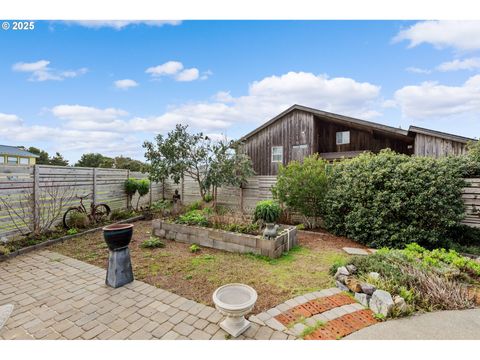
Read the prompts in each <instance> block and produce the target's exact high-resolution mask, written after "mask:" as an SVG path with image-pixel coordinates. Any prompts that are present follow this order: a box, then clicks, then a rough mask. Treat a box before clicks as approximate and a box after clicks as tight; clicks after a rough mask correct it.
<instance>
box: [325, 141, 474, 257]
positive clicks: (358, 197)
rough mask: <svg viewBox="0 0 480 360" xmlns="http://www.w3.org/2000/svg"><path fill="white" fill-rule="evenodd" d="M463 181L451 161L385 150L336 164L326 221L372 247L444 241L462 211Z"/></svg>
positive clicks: (340, 232)
mask: <svg viewBox="0 0 480 360" xmlns="http://www.w3.org/2000/svg"><path fill="white" fill-rule="evenodd" d="M464 185H465V182H464V180H463V179H462V178H461V176H460V175H459V173H458V171H457V170H456V169H455V168H454V167H451V166H448V163H447V162H443V161H439V160H436V159H433V158H427V157H415V156H407V155H402V154H396V153H395V152H393V151H391V150H388V149H387V150H382V151H381V152H380V153H379V154H372V153H364V154H361V155H359V156H357V157H355V158H353V159H348V160H344V161H341V162H339V163H337V164H335V165H334V166H333V168H332V172H331V175H330V176H329V189H328V191H327V193H326V196H325V214H324V222H325V226H326V228H327V229H328V230H330V231H331V232H333V233H335V234H336V235H342V236H347V237H349V238H351V239H353V240H355V241H358V242H360V243H362V244H365V245H367V246H370V247H376V248H380V247H384V246H387V247H396V248H403V247H404V246H405V245H406V244H409V243H412V242H416V243H418V244H420V245H423V246H426V247H429V248H433V247H440V246H445V245H446V243H447V240H448V234H449V231H450V230H451V229H452V228H453V227H455V226H456V225H457V224H458V223H459V222H460V221H461V220H462V219H463V217H464V204H463V201H462V198H461V194H462V188H463V187H464Z"/></svg>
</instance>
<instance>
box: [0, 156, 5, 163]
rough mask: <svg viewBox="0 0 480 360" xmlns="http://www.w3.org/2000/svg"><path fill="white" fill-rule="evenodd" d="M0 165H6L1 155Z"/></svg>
mask: <svg viewBox="0 0 480 360" xmlns="http://www.w3.org/2000/svg"><path fill="white" fill-rule="evenodd" d="M0 164H5V157H4V156H1V155H0Z"/></svg>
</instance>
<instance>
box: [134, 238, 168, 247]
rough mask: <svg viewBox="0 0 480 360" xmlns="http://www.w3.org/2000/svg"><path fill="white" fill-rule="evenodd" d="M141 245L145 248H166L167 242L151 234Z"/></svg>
mask: <svg viewBox="0 0 480 360" xmlns="http://www.w3.org/2000/svg"><path fill="white" fill-rule="evenodd" d="M140 247H142V248H145V249H154V248H164V247H165V243H164V242H162V241H161V240H160V239H159V238H158V237H156V236H150V238H149V239H147V240H145V241H144V242H142V243H141V244H140Z"/></svg>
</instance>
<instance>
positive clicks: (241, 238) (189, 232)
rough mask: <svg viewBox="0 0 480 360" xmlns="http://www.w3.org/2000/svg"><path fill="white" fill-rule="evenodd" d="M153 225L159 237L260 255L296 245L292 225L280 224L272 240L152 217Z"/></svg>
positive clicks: (275, 254)
mask: <svg viewBox="0 0 480 360" xmlns="http://www.w3.org/2000/svg"><path fill="white" fill-rule="evenodd" d="M152 228H153V234H154V235H156V236H159V237H161V238H167V239H169V240H175V241H178V242H183V243H187V244H198V245H201V246H205V247H209V248H214V249H219V250H225V251H230V252H238V253H251V254H256V255H262V256H267V257H269V258H271V259H275V258H278V257H280V256H281V255H282V254H283V253H285V252H287V251H289V250H291V249H292V248H293V247H295V246H296V245H297V229H296V228H295V227H294V226H284V227H282V228H281V229H280V230H279V234H278V236H277V237H276V238H275V239H271V240H269V239H265V238H263V237H262V236H260V235H249V234H242V233H235V232H230V231H225V230H219V229H212V228H207V227H200V226H193V225H184V224H175V223H172V222H168V221H165V220H163V219H157V220H154V221H153V222H152Z"/></svg>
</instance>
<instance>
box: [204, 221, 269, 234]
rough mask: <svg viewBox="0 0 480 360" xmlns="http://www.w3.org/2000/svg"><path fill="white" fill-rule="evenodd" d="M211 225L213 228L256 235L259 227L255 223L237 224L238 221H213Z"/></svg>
mask: <svg viewBox="0 0 480 360" xmlns="http://www.w3.org/2000/svg"><path fill="white" fill-rule="evenodd" d="M212 227H213V228H215V229H220V230H225V231H230V232H236V233H240V234H249V235H258V233H259V231H260V228H259V226H258V224H257V223H253V224H238V223H229V224H223V223H214V224H212Z"/></svg>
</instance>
